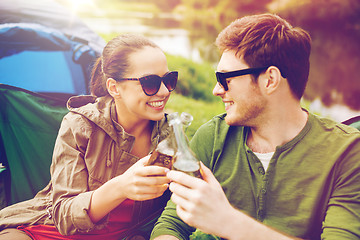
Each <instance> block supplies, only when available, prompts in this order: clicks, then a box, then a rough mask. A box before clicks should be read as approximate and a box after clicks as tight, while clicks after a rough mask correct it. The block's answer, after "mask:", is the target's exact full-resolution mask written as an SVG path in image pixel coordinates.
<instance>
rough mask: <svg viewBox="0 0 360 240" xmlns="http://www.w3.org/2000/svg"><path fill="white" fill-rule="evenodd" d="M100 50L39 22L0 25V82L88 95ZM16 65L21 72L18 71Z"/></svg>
mask: <svg viewBox="0 0 360 240" xmlns="http://www.w3.org/2000/svg"><path fill="white" fill-rule="evenodd" d="M99 54H100V53H98V52H96V51H95V50H93V49H91V47H90V46H88V45H85V44H83V43H80V42H76V41H73V40H70V39H69V38H67V37H66V36H65V35H64V33H62V32H59V31H57V30H56V29H52V28H48V27H45V26H42V25H39V24H30V23H11V24H0V72H1V73H2V74H1V75H0V83H3V84H9V85H12V86H16V87H20V88H25V89H27V90H31V91H34V92H42V93H45V92H47V93H67V94H69V95H80V94H88V93H89V89H88V88H89V87H88V83H89V81H90V69H91V68H90V66H91V65H92V63H93V62H94V61H95V59H96V57H97V56H98V55H99ZM19 68H20V69H21V71H19Z"/></svg>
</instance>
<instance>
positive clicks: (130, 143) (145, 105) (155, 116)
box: [0, 35, 178, 240]
mask: <svg viewBox="0 0 360 240" xmlns="http://www.w3.org/2000/svg"><path fill="white" fill-rule="evenodd" d="M177 76H178V74H177V72H169V69H168V67H167V62H166V57H165V55H164V53H163V52H162V51H161V50H160V48H159V47H157V46H156V45H155V44H154V43H152V42H151V41H149V40H147V39H145V38H143V37H141V36H137V35H122V36H119V37H116V38H114V39H112V40H111V41H109V43H108V44H107V45H106V47H105V48H104V50H103V54H102V56H101V58H99V59H98V60H97V62H96V64H95V66H94V69H93V72H92V79H91V92H92V96H77V97H73V98H71V99H70V100H69V101H68V109H69V111H70V112H69V113H68V114H67V115H66V116H65V117H64V119H63V121H62V124H61V127H60V130H59V133H58V137H57V140H56V143H55V148H54V153H53V162H52V165H51V181H50V183H49V184H48V186H47V187H45V189H43V190H42V191H40V192H39V193H38V194H37V195H36V196H35V198H34V199H31V200H28V201H25V202H21V203H18V204H15V205H12V206H10V207H7V208H5V209H3V210H2V211H0V229H4V228H5V229H4V230H3V231H2V232H0V239H87V240H90V239H122V238H125V237H130V236H131V235H133V234H138V230H139V229H143V231H144V233H141V234H142V235H143V237H144V238H148V235H147V234H148V232H149V231H151V226H152V224H151V223H152V222H151V220H153V219H155V218H156V217H157V216H158V214H159V213H160V212H161V210H162V208H163V206H164V204H165V203H166V202H167V200H168V194H167V193H168V191H166V190H167V187H168V182H169V181H168V179H167V178H166V176H165V174H166V171H167V169H166V168H163V167H159V166H146V163H147V161H148V159H149V157H148V156H147V155H148V154H149V153H150V152H151V151H152V150H153V149H154V147H155V146H156V144H157V143H158V142H159V141H160V140H162V139H164V138H165V137H166V136H167V134H168V124H167V121H166V118H165V117H164V107H165V104H166V102H167V100H168V99H169V96H170V92H171V91H172V90H174V88H175V86H176V82H177ZM139 159H140V160H139ZM165 191H166V192H165ZM164 192H165V193H164ZM30 236H31V237H32V238H31V237H30ZM137 239H138V238H137Z"/></svg>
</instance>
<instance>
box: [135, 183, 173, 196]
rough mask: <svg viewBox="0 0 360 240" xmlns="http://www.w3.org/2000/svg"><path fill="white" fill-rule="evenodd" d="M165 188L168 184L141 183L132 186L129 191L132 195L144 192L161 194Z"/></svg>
mask: <svg viewBox="0 0 360 240" xmlns="http://www.w3.org/2000/svg"><path fill="white" fill-rule="evenodd" d="M167 188H168V184H162V185H156V186H146V185H142V186H134V187H133V188H132V191H131V192H132V194H133V195H144V194H150V195H162V194H163V193H164V192H165V190H166V189H167Z"/></svg>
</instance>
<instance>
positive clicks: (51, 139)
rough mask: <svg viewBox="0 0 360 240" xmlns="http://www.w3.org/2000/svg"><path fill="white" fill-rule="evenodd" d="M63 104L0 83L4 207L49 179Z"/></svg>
mask: <svg viewBox="0 0 360 240" xmlns="http://www.w3.org/2000/svg"><path fill="white" fill-rule="evenodd" d="M67 112H68V110H67V109H66V107H65V102H64V101H63V100H60V99H55V98H50V97H47V96H43V95H40V94H36V93H32V92H30V91H27V90H24V89H20V88H16V87H13V86H9V85H4V84H0V162H1V163H2V164H3V165H4V166H5V167H6V170H5V171H4V172H2V173H0V174H1V175H2V177H3V178H5V192H6V201H7V204H12V203H16V202H19V201H23V200H27V199H30V198H32V197H34V196H35V194H36V193H37V192H38V191H39V190H41V189H42V188H44V187H45V186H46V184H47V183H48V182H49V180H50V164H51V158H52V151H53V147H54V143H55V139H56V136H57V133H58V129H59V127H60V123H61V121H62V118H63V116H64V115H65V114H66V113H67Z"/></svg>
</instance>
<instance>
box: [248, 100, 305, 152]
mask: <svg viewBox="0 0 360 240" xmlns="http://www.w3.org/2000/svg"><path fill="white" fill-rule="evenodd" d="M307 119H308V114H307V113H306V112H305V111H303V110H302V109H301V107H300V104H299V107H297V108H279V107H278V108H277V110H272V111H270V112H269V113H268V114H266V117H264V118H262V120H261V121H262V122H260V123H259V124H257V126H251V127H250V129H251V131H250V132H249V135H248V138H247V145H248V147H249V148H250V149H251V150H252V151H253V152H258V153H267V152H275V150H276V147H277V146H282V145H284V144H285V143H287V142H289V141H291V140H292V139H294V138H295V137H296V136H297V135H298V134H299V133H300V132H301V130H302V129H303V128H304V127H305V125H306V122H307Z"/></svg>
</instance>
